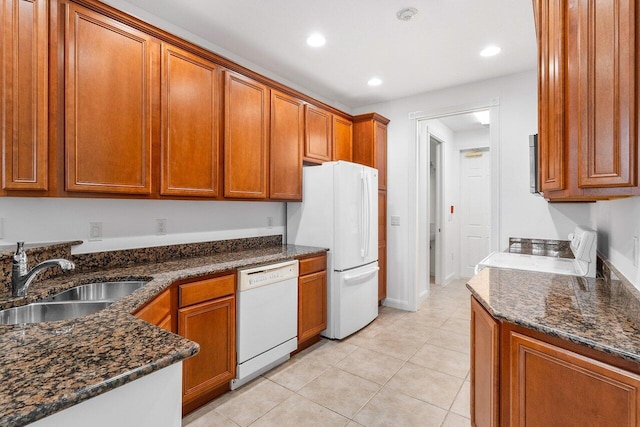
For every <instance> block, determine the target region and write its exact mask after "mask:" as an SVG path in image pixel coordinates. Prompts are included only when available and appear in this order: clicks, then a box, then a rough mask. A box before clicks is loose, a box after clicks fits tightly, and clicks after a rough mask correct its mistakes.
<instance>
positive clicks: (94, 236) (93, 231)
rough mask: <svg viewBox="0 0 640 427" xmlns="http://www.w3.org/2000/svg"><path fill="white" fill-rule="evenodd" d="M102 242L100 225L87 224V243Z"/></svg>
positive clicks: (95, 223) (98, 223) (99, 223)
mask: <svg viewBox="0 0 640 427" xmlns="http://www.w3.org/2000/svg"><path fill="white" fill-rule="evenodd" d="M99 240H102V223H101V222H90V223H89V241H92V242H96V241H99Z"/></svg>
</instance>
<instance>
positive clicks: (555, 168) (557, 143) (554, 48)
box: [534, 0, 568, 192]
mask: <svg viewBox="0 0 640 427" xmlns="http://www.w3.org/2000/svg"><path fill="white" fill-rule="evenodd" d="M534 8H535V13H536V17H537V19H536V24H537V28H536V31H537V35H538V86H539V88H538V144H539V147H538V149H539V158H538V161H539V170H540V189H541V190H542V191H543V192H544V191H554V190H564V189H565V188H566V183H565V174H566V173H567V171H566V170H565V165H566V163H567V161H568V157H567V153H566V148H565V144H566V136H565V113H564V112H565V93H564V88H565V80H564V79H565V73H566V65H565V64H566V50H565V31H566V29H565V12H566V2H565V1H554V0H535V1H534Z"/></svg>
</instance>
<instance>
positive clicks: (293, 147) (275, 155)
mask: <svg viewBox="0 0 640 427" xmlns="http://www.w3.org/2000/svg"><path fill="white" fill-rule="evenodd" d="M269 147H270V156H269V158H270V169H269V176H270V179H269V181H270V187H269V198H271V199H282V200H302V155H303V150H304V103H303V102H302V101H300V100H299V99H296V98H293V97H291V96H288V95H285V94H283V93H280V92H277V91H271V140H270V144H269Z"/></svg>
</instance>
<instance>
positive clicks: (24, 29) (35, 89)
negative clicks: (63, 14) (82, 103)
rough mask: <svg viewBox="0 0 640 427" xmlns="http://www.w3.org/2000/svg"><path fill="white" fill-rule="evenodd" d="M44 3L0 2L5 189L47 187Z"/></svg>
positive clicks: (39, 0)
mask: <svg viewBox="0 0 640 427" xmlns="http://www.w3.org/2000/svg"><path fill="white" fill-rule="evenodd" d="M48 3H49V2H48V1H46V0H30V1H28V0H3V1H2V2H1V3H0V24H1V25H0V102H1V105H0V116H1V117H2V119H0V120H2V135H0V137H1V141H2V147H1V148H2V153H4V155H3V156H2V188H3V189H5V190H47V188H48V182H47V175H48V169H47V159H48V156H47V148H48V142H47V135H48V133H47V112H48V108H47V102H48V101H47V100H48V96H47V93H48V79H47V73H48V61H47V58H48V14H47V12H48Z"/></svg>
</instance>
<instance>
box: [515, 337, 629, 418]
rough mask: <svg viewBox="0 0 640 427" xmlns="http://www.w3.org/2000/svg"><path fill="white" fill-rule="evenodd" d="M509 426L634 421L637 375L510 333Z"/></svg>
mask: <svg viewBox="0 0 640 427" xmlns="http://www.w3.org/2000/svg"><path fill="white" fill-rule="evenodd" d="M510 352H511V361H510V370H511V390H512V398H511V425H512V426H514V427H515V426H525V425H526V426H550V425H563V426H565V425H566V426H568V425H575V426H586V425H611V426H614V425H615V426H636V425H637V423H638V415H639V410H640V393H639V390H638V388H639V387H640V376H638V375H635V374H632V373H630V372H626V371H623V370H621V369H618V368H615V367H613V366H610V365H607V364H604V363H601V362H597V361H595V360H593V359H590V358H587V357H584V356H582V355H579V354H576V353H573V352H571V351H568V350H565V349H562V348H560V347H556V346H554V345H551V344H548V343H545V342H542V341H539V340H536V339H534V338H531V337H527V336H524V335H521V334H519V333H516V332H511V335H510Z"/></svg>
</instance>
